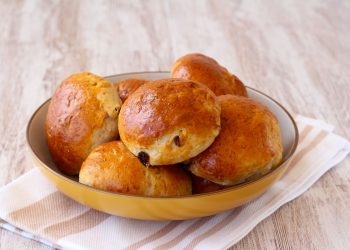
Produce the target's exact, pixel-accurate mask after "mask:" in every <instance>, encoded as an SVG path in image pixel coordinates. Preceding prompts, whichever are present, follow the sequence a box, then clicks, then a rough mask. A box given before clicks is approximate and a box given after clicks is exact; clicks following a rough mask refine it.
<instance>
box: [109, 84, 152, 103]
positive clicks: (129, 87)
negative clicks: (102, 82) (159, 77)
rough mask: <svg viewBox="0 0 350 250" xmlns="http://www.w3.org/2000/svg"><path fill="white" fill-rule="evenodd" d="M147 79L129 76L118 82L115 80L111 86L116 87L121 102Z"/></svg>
mask: <svg viewBox="0 0 350 250" xmlns="http://www.w3.org/2000/svg"><path fill="white" fill-rule="evenodd" d="M147 81H148V80H145V79H141V78H129V79H125V80H122V81H120V82H116V83H114V84H113V86H114V87H116V88H117V91H118V93H119V96H120V99H121V100H122V102H125V100H126V99H127V98H128V97H129V95H131V94H132V93H133V92H135V90H136V89H138V88H139V87H140V86H141V85H143V84H145V83H146V82H147Z"/></svg>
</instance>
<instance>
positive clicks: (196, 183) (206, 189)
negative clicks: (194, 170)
mask: <svg viewBox="0 0 350 250" xmlns="http://www.w3.org/2000/svg"><path fill="white" fill-rule="evenodd" d="M191 179H192V193H193V194H203V193H210V192H214V191H218V190H222V189H224V188H227V187H228V186H223V185H219V184H216V183H214V182H212V181H208V180H206V179H203V178H201V177H198V176H195V175H191Z"/></svg>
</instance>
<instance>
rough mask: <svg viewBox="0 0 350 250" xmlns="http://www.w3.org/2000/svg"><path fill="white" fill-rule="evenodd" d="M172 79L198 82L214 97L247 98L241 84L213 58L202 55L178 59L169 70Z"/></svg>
mask: <svg viewBox="0 0 350 250" xmlns="http://www.w3.org/2000/svg"><path fill="white" fill-rule="evenodd" d="M171 74H172V77H175V78H182V79H188V80H193V81H197V82H200V83H202V84H205V85H206V86H208V87H209V88H210V89H211V90H212V91H213V92H214V93H215V95H217V96H219V95H226V94H231V95H239V96H247V90H246V89H245V87H244V85H243V83H242V82H241V81H240V80H239V79H238V78H237V77H236V76H235V75H233V74H231V73H230V72H228V70H227V69H226V68H224V67H222V66H221V65H220V64H219V63H218V62H217V61H215V60H214V59H213V58H210V57H208V56H205V55H202V54H198V53H195V54H187V55H185V56H183V57H181V58H179V59H178V60H177V61H176V62H175V64H174V65H173V67H172V69H171Z"/></svg>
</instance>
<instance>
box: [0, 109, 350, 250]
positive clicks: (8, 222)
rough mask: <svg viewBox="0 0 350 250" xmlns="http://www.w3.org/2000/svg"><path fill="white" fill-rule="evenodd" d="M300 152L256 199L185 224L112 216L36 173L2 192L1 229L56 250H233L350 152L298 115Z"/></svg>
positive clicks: (328, 129)
mask: <svg viewBox="0 0 350 250" xmlns="http://www.w3.org/2000/svg"><path fill="white" fill-rule="evenodd" d="M296 121H297V125H298V128H299V133H300V140H299V145H298V148H297V151H296V153H295V155H294V157H293V159H292V162H291V164H290V166H289V168H288V170H287V172H286V174H285V175H284V176H283V177H282V178H281V179H280V180H279V181H278V182H277V183H275V184H274V185H273V186H272V187H271V188H270V189H269V190H268V191H267V192H265V193H264V194H263V195H262V196H260V197H259V198H257V199H256V200H254V201H252V202H250V203H248V204H246V205H243V206H241V207H239V208H236V209H232V210H230V211H226V212H223V213H220V214H217V215H213V216H209V217H204V218H198V219H192V220H186V221H162V222H154V221H139V220H133V219H126V218H122V217H117V216H111V215H108V214H105V213H102V212H98V211H96V210H93V209H90V208H88V207H85V206H83V205H80V204H78V203H76V202H75V201H73V200H71V199H69V198H67V197H66V196H64V195H63V194H61V193H60V192H58V190H57V189H56V188H55V187H54V186H53V185H52V184H51V183H50V182H49V181H48V180H47V179H46V178H45V177H44V176H43V175H42V174H41V172H40V171H39V170H38V169H37V168H34V169H33V170H31V171H29V172H28V173H26V174H24V175H23V176H21V177H19V178H18V179H16V180H15V181H13V182H11V183H9V184H8V185H7V186H4V187H2V188H1V189H0V226H1V227H2V228H5V229H7V230H10V231H12V232H15V233H18V234H20V235H22V236H24V237H27V238H30V239H34V240H37V241H40V242H42V243H44V244H46V245H49V246H51V247H55V248H69V249H100V250H103V249H111V248H112V249H170V248H174V249H226V248H228V247H230V246H232V245H233V244H235V243H237V242H238V241H239V240H240V239H242V238H243V237H244V236H245V235H247V234H248V233H249V232H250V231H251V230H252V229H253V228H254V227H255V226H256V225H257V224H258V223H259V222H261V221H262V220H264V219H265V218H266V217H268V216H269V215H270V214H272V213H273V212H274V211H276V210H277V209H278V208H279V207H281V206H282V205H284V204H286V203H287V202H289V201H291V200H293V199H295V198H296V197H298V196H300V195H301V194H302V193H304V192H305V191H306V190H307V189H308V188H310V187H311V186H312V185H313V184H314V183H315V182H316V181H317V180H318V179H319V178H320V177H321V176H322V175H323V174H324V173H325V172H327V171H328V170H329V169H330V168H332V167H333V166H335V165H336V164H338V163H339V162H340V161H342V160H343V159H344V158H345V157H346V156H347V154H348V153H349V152H350V143H349V141H348V140H346V139H344V138H342V137H340V136H338V135H335V134H334V133H332V131H333V126H331V125H329V124H326V123H324V122H322V121H318V120H314V119H310V118H306V117H303V116H296Z"/></svg>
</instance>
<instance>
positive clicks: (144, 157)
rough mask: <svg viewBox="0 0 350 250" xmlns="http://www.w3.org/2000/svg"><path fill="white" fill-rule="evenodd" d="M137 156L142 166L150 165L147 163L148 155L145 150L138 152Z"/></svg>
mask: <svg viewBox="0 0 350 250" xmlns="http://www.w3.org/2000/svg"><path fill="white" fill-rule="evenodd" d="M137 157H138V158H139V160H140V162H141V163H142V164H143V165H144V166H146V167H148V166H149V165H150V164H149V155H148V154H147V153H146V152H143V151H141V152H139V153H138V155H137Z"/></svg>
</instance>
